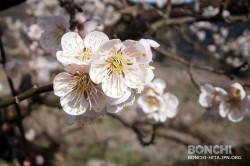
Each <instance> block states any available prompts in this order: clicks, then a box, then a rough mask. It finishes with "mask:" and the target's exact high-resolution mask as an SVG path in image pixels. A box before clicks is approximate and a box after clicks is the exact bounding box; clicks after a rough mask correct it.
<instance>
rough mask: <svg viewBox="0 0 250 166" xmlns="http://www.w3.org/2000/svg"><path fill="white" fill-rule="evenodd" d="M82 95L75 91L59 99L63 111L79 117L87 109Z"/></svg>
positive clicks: (87, 104)
mask: <svg viewBox="0 0 250 166" xmlns="http://www.w3.org/2000/svg"><path fill="white" fill-rule="evenodd" d="M83 96H84V94H83V93H77V91H75V90H74V91H72V92H71V93H69V94H67V95H65V96H63V97H61V98H60V103H61V106H62V108H63V110H64V111H65V112H66V113H67V114H70V115H81V114H83V113H84V112H85V111H86V110H87V109H88V108H89V103H88V102H87V101H86V100H85V98H84V97H83Z"/></svg>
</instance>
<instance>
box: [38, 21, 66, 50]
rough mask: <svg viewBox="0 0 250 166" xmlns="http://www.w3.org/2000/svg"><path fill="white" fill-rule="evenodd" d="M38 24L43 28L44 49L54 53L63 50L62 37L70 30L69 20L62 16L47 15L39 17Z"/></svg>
mask: <svg viewBox="0 0 250 166" xmlns="http://www.w3.org/2000/svg"><path fill="white" fill-rule="evenodd" d="M38 25H39V26H40V28H41V29H42V30H43V33H42V35H41V38H40V43H41V46H42V47H43V49H44V50H45V51H47V52H49V53H52V54H55V53H56V52H57V51H59V50H61V38H62V36H63V35H64V34H65V33H66V32H68V31H70V29H69V27H70V25H69V21H67V20H66V19H65V18H64V17H62V16H54V17H48V16H46V17H41V18H39V19H38Z"/></svg>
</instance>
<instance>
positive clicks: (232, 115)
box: [228, 110, 245, 122]
mask: <svg viewBox="0 0 250 166" xmlns="http://www.w3.org/2000/svg"><path fill="white" fill-rule="evenodd" d="M244 115H245V112H244V111H243V110H234V111H231V112H229V114H228V119H229V120H230V121H231V122H240V121H242V119H243V117H244Z"/></svg>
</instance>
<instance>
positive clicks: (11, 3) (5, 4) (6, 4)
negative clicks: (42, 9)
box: [0, 0, 26, 11]
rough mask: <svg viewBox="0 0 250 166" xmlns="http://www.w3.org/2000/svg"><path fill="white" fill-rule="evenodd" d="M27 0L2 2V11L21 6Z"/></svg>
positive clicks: (5, 0) (0, 4)
mask: <svg viewBox="0 0 250 166" xmlns="http://www.w3.org/2000/svg"><path fill="white" fill-rule="evenodd" d="M25 1H26V0H1V1H0V11H3V10H5V9H8V8H11V7H13V6H16V5H19V4H21V3H23V2H25Z"/></svg>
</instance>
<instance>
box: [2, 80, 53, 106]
mask: <svg viewBox="0 0 250 166" xmlns="http://www.w3.org/2000/svg"><path fill="white" fill-rule="evenodd" d="M50 91H53V84H49V85H45V86H42V87H39V88H38V87H33V88H32V89H29V90H27V91H26V92H23V93H21V94H19V95H17V96H15V97H11V98H8V99H6V100H3V101H0V108H3V107H7V106H9V105H11V104H15V103H16V104H18V103H19V102H20V101H22V100H25V99H27V98H30V97H33V96H35V95H38V94H41V93H45V92H50Z"/></svg>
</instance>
